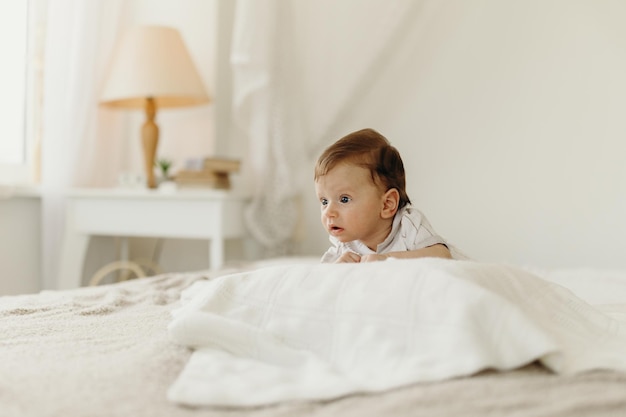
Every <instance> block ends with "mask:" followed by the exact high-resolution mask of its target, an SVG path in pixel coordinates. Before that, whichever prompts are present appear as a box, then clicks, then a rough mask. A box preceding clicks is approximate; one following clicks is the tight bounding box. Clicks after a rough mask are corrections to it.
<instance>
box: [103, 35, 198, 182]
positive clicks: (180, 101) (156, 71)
mask: <svg viewBox="0 0 626 417" xmlns="http://www.w3.org/2000/svg"><path fill="white" fill-rule="evenodd" d="M209 101H210V98H209V96H208V94H207V92H206V90H205V88H204V85H203V84H202V80H201V78H200V75H199V74H198V71H197V70H196V67H195V66H194V64H193V60H192V59H191V56H190V55H189V52H188V51H187V48H186V47H185V44H184V42H183V39H182V37H181V36H180V33H179V32H178V30H176V29H174V28H171V27H165V26H138V27H135V28H133V29H131V30H129V31H128V32H127V33H126V34H125V35H124V37H123V38H122V40H121V42H120V43H119V44H118V47H117V49H116V50H115V54H114V56H113V60H112V63H111V67H110V68H109V73H108V78H107V79H106V82H105V84H104V89H103V92H102V96H101V100H100V102H101V104H102V105H104V106H109V107H120V108H131V109H132V108H141V109H145V112H146V121H145V123H144V124H143V126H142V128H141V139H142V145H143V154H144V163H145V170H146V180H147V186H148V187H149V188H155V187H156V179H155V176H154V161H155V157H156V150H157V145H158V142H159V127H158V126H157V124H156V122H155V117H156V112H157V109H159V108H161V107H183V106H194V105H200V104H205V103H208V102H209Z"/></svg>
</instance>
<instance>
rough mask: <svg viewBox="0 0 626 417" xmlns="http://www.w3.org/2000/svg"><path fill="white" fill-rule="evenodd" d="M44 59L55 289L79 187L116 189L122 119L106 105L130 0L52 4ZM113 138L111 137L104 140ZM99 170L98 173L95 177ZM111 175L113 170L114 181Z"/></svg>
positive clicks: (48, 223)
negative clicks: (112, 56) (111, 60)
mask: <svg viewBox="0 0 626 417" xmlns="http://www.w3.org/2000/svg"><path fill="white" fill-rule="evenodd" d="M47 7H48V9H47V10H48V14H47V19H46V20H47V24H46V35H45V38H46V41H45V57H44V97H43V110H42V117H43V120H42V145H41V146H42V152H41V190H42V196H41V198H42V205H41V210H42V212H41V221H42V274H41V276H42V287H43V288H44V289H53V288H55V283H56V281H57V274H58V270H59V258H60V254H61V246H62V245H61V242H62V241H63V235H64V230H65V227H64V225H65V194H66V193H67V191H68V189H69V188H70V187H72V186H77V185H81V186H86V185H112V184H111V181H112V178H114V177H112V176H111V175H115V174H112V173H113V172H117V167H116V166H112V165H114V164H113V163H112V161H117V160H119V159H120V158H117V157H114V156H113V155H112V152H115V151H114V149H115V147H114V146H112V145H111V143H112V141H114V140H116V139H115V138H121V136H122V135H112V134H110V133H111V131H112V130H115V129H116V126H119V116H116V115H113V114H112V113H107V112H106V111H105V110H100V109H99V108H98V95H99V91H100V84H101V82H102V77H103V75H104V72H105V70H106V67H107V63H106V60H107V59H108V56H109V52H110V50H111V48H112V43H113V41H114V40H115V38H116V35H117V32H118V30H119V29H120V26H121V24H122V20H121V17H122V15H123V13H122V11H123V9H124V1H123V0H90V1H83V0H50V1H49V3H48V6H47ZM102 136H106V140H105V141H103V140H102ZM94 173H95V174H94ZM103 173H110V174H109V176H108V178H105V177H106V176H105V175H103Z"/></svg>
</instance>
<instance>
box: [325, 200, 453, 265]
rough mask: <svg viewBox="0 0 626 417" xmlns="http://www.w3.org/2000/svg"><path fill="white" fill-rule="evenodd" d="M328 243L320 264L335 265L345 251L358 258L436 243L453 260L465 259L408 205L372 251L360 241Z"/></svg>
mask: <svg viewBox="0 0 626 417" xmlns="http://www.w3.org/2000/svg"><path fill="white" fill-rule="evenodd" d="M329 240H330V243H332V246H331V247H330V248H329V249H328V250H327V251H326V253H325V254H324V255H323V256H322V262H324V263H332V262H335V261H336V260H337V259H339V257H341V255H343V254H344V253H345V252H354V253H356V254H358V255H359V256H363V255H369V254H374V253H379V254H383V253H389V252H404V251H410V250H415V249H422V248H427V247H429V246H433V245H437V244H444V245H446V246H448V248H449V249H450V252H451V254H452V257H453V258H465V257H464V256H463V255H461V254H459V253H457V251H456V250H453V248H451V247H450V245H448V243H447V242H446V241H445V240H444V239H443V238H442V237H441V236H439V235H438V234H437V233H436V232H435V231H434V229H433V228H432V226H431V225H430V223H429V222H428V219H426V217H425V216H424V215H423V214H422V212H420V211H419V210H417V209H415V208H413V207H410V206H405V207H403V208H402V209H400V210H399V211H398V212H397V213H396V215H395V217H394V219H393V223H392V225H391V232H390V233H389V235H388V236H387V237H386V238H385V240H384V241H383V242H382V243H381V244H379V245H378V246H377V247H376V251H373V250H371V249H370V248H368V247H367V246H366V245H365V244H364V243H363V242H361V241H360V240H353V241H351V242H345V243H344V242H340V241H339V240H338V239H337V238H336V237H334V236H329ZM455 255H456V256H455Z"/></svg>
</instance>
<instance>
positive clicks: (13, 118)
mask: <svg viewBox="0 0 626 417" xmlns="http://www.w3.org/2000/svg"><path fill="white" fill-rule="evenodd" d="M0 51H2V55H3V59H2V64H1V65H0V121H1V122H2V123H0V164H10V165H13V164H15V165H20V164H24V163H25V162H26V95H27V81H28V76H27V74H28V72H27V63H28V2H27V1H24V0H2V1H0Z"/></svg>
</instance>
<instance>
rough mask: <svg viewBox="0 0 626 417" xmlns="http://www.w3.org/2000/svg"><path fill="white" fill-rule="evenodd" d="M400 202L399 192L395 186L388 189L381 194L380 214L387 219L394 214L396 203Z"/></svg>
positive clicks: (396, 209)
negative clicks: (381, 206)
mask: <svg viewBox="0 0 626 417" xmlns="http://www.w3.org/2000/svg"><path fill="white" fill-rule="evenodd" d="M399 203H400V193H399V192H398V190H396V189H395V188H392V189H390V190H388V191H387V192H386V193H385V194H383V208H382V210H381V213H380V216H381V217H382V218H383V219H389V218H391V217H393V216H395V215H396V212H397V211H398V204H399Z"/></svg>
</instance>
